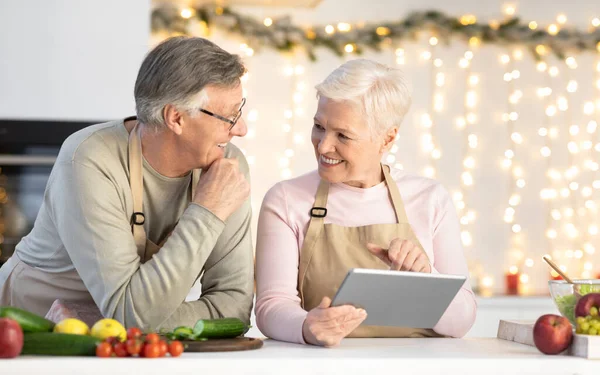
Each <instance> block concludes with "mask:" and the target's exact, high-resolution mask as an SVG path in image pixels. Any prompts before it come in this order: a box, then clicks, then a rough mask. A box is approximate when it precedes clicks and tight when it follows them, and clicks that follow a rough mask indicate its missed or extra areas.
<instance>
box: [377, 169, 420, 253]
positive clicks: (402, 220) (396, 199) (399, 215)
mask: <svg viewBox="0 0 600 375" xmlns="http://www.w3.org/2000/svg"><path fill="white" fill-rule="evenodd" d="M381 166H382V169H383V176H384V178H385V183H386V184H387V186H388V191H389V192H390V197H391V198H392V205H393V206H394V210H395V211H396V219H397V220H398V223H399V224H408V225H410V223H409V222H408V215H406V209H405V208H404V202H403V201H402V197H401V196H400V190H398V184H396V182H395V181H394V180H393V179H392V176H391V175H390V166H389V165H384V164H382V165H381ZM411 232H412V234H413V237H414V238H411V241H413V242H415V245H417V246H418V247H419V248H420V249H421V250H423V252H424V253H425V256H427V259H429V256H428V255H427V252H426V251H425V248H424V247H423V245H421V242H420V241H419V239H418V238H417V235H416V234H415V231H413V230H412V228H411ZM429 263H430V264H431V261H429Z"/></svg>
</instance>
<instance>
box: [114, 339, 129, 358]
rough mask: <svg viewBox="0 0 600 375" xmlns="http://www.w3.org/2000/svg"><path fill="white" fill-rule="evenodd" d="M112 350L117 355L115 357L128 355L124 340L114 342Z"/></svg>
mask: <svg viewBox="0 0 600 375" xmlns="http://www.w3.org/2000/svg"><path fill="white" fill-rule="evenodd" d="M114 351H115V354H116V355H117V357H127V356H129V353H128V352H127V346H126V345H125V343H124V342H118V343H116V344H115V347H114Z"/></svg>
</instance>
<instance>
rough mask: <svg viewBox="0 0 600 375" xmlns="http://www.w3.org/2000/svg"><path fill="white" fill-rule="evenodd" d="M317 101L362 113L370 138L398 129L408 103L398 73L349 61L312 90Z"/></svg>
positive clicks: (408, 95) (403, 80) (373, 64)
mask: <svg viewBox="0 0 600 375" xmlns="http://www.w3.org/2000/svg"><path fill="white" fill-rule="evenodd" d="M315 88H316V89H317V98H320V97H326V98H328V99H331V100H334V101H347V102H350V103H352V104H354V105H356V106H357V107H358V108H359V109H360V110H361V112H362V114H363V116H364V117H365V119H366V121H367V125H368V126H369V129H370V130H371V135H372V136H378V135H382V134H384V133H385V131H387V130H388V129H390V128H392V127H400V124H401V123H402V120H403V119H404V116H405V115H406V113H407V112H408V110H409V108H410V105H411V102H412V99H411V93H410V90H409V88H408V85H407V83H406V78H405V76H404V74H403V73H402V71H400V69H396V68H391V67H389V66H386V65H384V64H380V63H378V62H375V61H372V60H367V59H356V60H350V61H348V62H346V63H344V64H342V65H341V66H340V67H339V68H337V69H335V70H334V71H333V72H331V74H329V76H327V78H325V80H324V81H323V82H321V83H320V84H318V85H317V86H315Z"/></svg>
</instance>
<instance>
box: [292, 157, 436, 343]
mask: <svg viewBox="0 0 600 375" xmlns="http://www.w3.org/2000/svg"><path fill="white" fill-rule="evenodd" d="M382 169H383V174H384V177H385V183H386V184H387V186H388V189H389V192H390V196H391V199H392V204H393V206H394V210H395V211H396V218H397V220H398V223H395V224H374V225H366V226H362V227H342V226H339V225H335V224H324V217H325V216H326V214H327V210H326V209H324V208H325V207H327V196H328V193H329V183H328V182H326V181H324V180H321V183H320V184H319V188H318V190H317V195H316V197H315V203H314V205H313V208H312V209H311V218H310V223H309V225H308V230H307V232H306V236H305V238H304V244H303V246H302V250H301V252H300V266H299V270H298V291H299V293H300V299H301V302H302V307H303V308H304V309H305V310H307V311H309V310H311V309H313V308H315V307H317V306H318V305H319V303H320V302H321V300H322V298H323V297H325V296H327V297H329V298H333V296H334V295H335V293H336V291H337V289H338V288H339V286H340V284H341V283H342V281H343V279H344V277H345V276H346V273H347V272H348V270H350V269H351V268H371V269H389V266H388V265H387V264H385V263H384V262H383V261H381V260H380V259H379V258H377V257H376V256H375V255H373V254H371V253H370V252H369V250H368V249H367V247H366V244H367V242H372V243H374V244H376V245H378V246H381V247H383V248H387V247H388V246H389V244H390V242H391V241H392V240H393V239H394V238H402V239H407V240H410V241H412V242H413V243H414V244H416V245H417V246H419V247H420V248H421V249H423V247H422V246H421V244H420V243H419V240H418V239H417V237H416V236H415V234H414V232H413V231H412V229H411V227H410V224H409V223H408V218H407V216H406V211H405V210H404V204H403V203H402V199H401V197H400V192H399V191H398V186H397V185H396V183H395V182H394V180H392V178H391V177H390V173H389V168H388V167H387V166H386V167H383V166H382ZM357 214H358V213H357ZM391 298H393V297H391ZM348 337H440V335H438V334H437V333H435V332H434V331H433V330H431V329H421V328H409V327H379V326H363V325H361V326H359V327H358V328H357V329H355V330H354V331H353V332H352V333H351V334H350V335H349V336H348Z"/></svg>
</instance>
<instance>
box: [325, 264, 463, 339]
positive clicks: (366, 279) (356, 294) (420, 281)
mask: <svg viewBox="0 0 600 375" xmlns="http://www.w3.org/2000/svg"><path fill="white" fill-rule="evenodd" d="M465 280H466V277H465V276H458V275H440V274H431V273H419V272H405V271H389V270H373V269H364V268H353V269H351V270H350V271H348V274H347V275H346V278H345V279H344V281H343V282H342V285H341V286H340V288H339V289H338V291H337V293H336V295H335V297H333V301H332V303H331V305H332V306H340V305H353V306H356V307H361V308H363V309H365V310H366V311H367V319H365V321H364V322H363V323H362V324H363V325H374V326H393V327H411V328H433V326H435V325H436V323H437V322H438V321H439V320H440V318H441V317H442V315H443V314H444V312H445V311H446V309H447V308H448V305H450V302H452V300H453V299H454V296H456V293H458V291H459V290H460V288H461V286H462V285H463V284H464V282H465Z"/></svg>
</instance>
